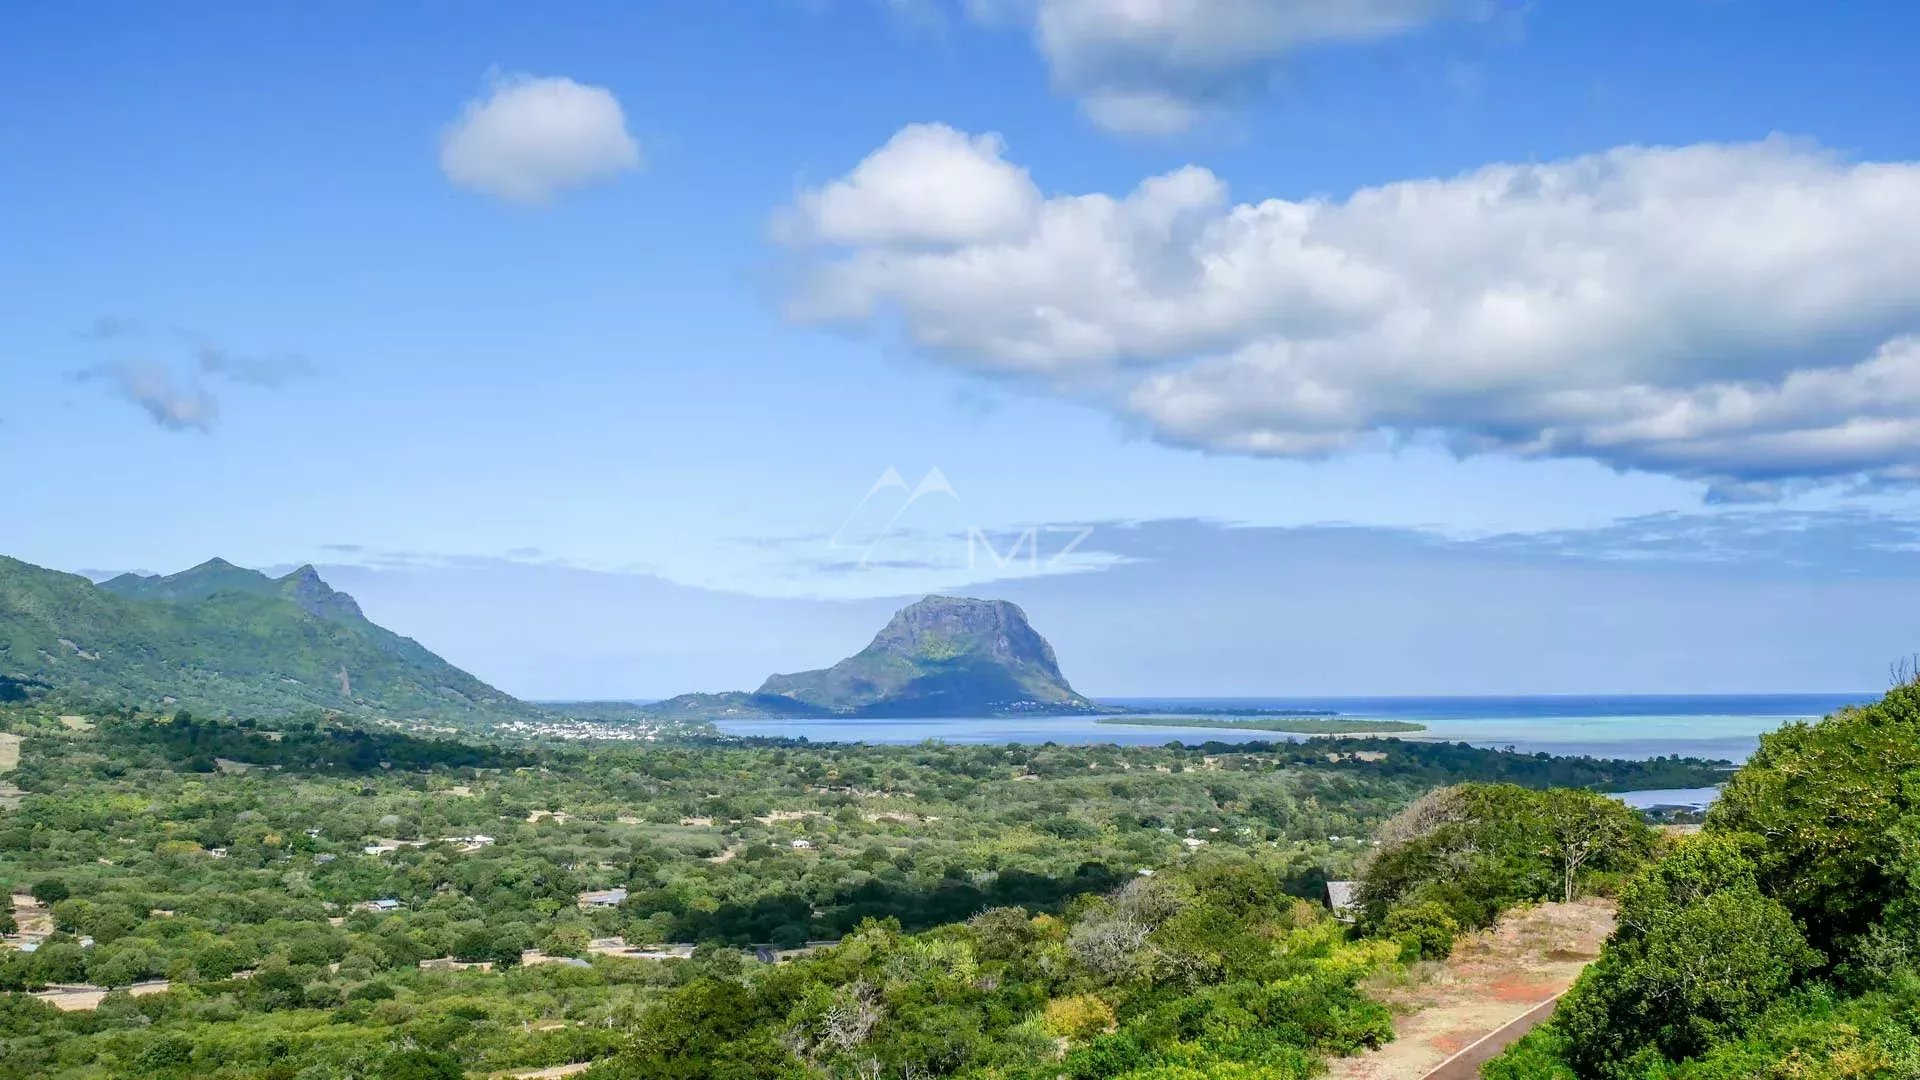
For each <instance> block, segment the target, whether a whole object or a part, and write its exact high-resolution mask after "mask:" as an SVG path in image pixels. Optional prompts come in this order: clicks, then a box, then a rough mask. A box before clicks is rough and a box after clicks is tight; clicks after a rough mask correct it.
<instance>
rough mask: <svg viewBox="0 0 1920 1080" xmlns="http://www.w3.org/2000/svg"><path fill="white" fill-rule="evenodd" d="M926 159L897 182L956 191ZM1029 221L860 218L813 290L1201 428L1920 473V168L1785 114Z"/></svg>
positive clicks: (1197, 432)
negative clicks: (1765, 121) (1467, 162)
mask: <svg viewBox="0 0 1920 1080" xmlns="http://www.w3.org/2000/svg"><path fill="white" fill-rule="evenodd" d="M953 137H954V138H955V139H959V138H960V137H959V136H958V135H957V134H956V135H954V136H953ZM968 145H971V146H982V145H984V146H987V147H990V149H991V151H992V153H991V160H992V161H993V162H994V163H995V164H996V165H999V166H1002V167H1006V168H1011V166H1008V165H1006V164H1005V163H1004V162H1003V161H1002V159H1001V156H1000V146H999V143H998V142H997V141H993V142H988V143H982V142H981V141H980V140H972V141H970V142H969V143H968ZM1021 179H1022V180H1023V181H1025V182H1026V183H1027V184H1028V185H1030V184H1031V181H1027V180H1026V178H1025V175H1024V174H1021ZM926 180H927V183H926V185H924V186H922V185H916V184H915V183H914V181H913V179H912V177H911V176H910V175H908V174H906V173H904V172H902V173H900V174H898V175H894V176H893V177H892V178H891V183H892V184H894V185H896V186H897V187H898V188H900V189H902V190H913V191H918V192H921V193H923V195H925V196H926V198H928V199H932V198H934V197H936V196H937V195H938V194H939V193H941V192H945V191H947V190H949V189H948V188H947V187H946V186H944V185H939V184H936V180H937V178H935V177H928V178H926ZM832 188H833V185H829V190H831V189H832ZM1030 190H1037V189H1030ZM809 197H810V196H806V195H803V196H802V198H801V200H800V205H801V206H802V207H806V206H808V205H810V203H809V201H808V200H809ZM1036 197H1037V196H1036ZM973 198H974V196H973V195H968V196H966V197H965V198H963V199H962V201H961V204H960V207H959V208H958V209H956V211H955V212H959V211H960V210H966V208H968V207H970V206H972V205H973V203H972V199H973ZM968 212H969V213H971V211H968ZM916 213H917V214H919V215H921V216H922V217H924V218H927V219H932V220H939V219H941V216H942V213H943V211H942V209H941V208H938V207H935V206H932V205H928V204H924V203H923V204H922V205H920V206H918V207H917V208H916ZM1013 220H1015V219H1014V217H1013V216H1011V215H1009V216H1008V217H1007V218H1005V219H1000V220H999V221H998V225H999V226H1000V227H999V228H996V229H995V230H992V231H991V232H989V231H988V230H977V231H972V232H969V231H967V230H952V231H949V232H946V233H941V234H935V233H926V232H923V233H920V234H917V235H912V236H910V237H907V236H903V235H902V234H901V231H900V229H899V227H898V226H897V225H895V224H889V222H891V221H892V219H889V218H887V217H885V216H884V215H882V214H879V213H878V212H877V211H876V217H875V219H874V221H873V222H872V223H870V225H869V226H868V227H867V231H866V232H864V233H863V232H862V229H861V228H860V227H859V226H857V225H855V224H853V223H851V222H848V223H843V224H842V226H841V228H840V229H839V231H838V236H839V242H840V243H843V244H851V245H852V248H851V250H844V251H843V250H820V251H816V252H814V253H813V256H812V258H811V259H810V260H809V262H808V264H807V269H806V273H805V274H804V275H803V277H802V286H801V289H800V291H799V293H798V294H797V295H796V296H795V298H794V303H793V307H792V311H793V313H794V314H795V315H796V316H797V317H800V318H807V319H840V320H853V321H864V320H869V319H874V318H876V317H878V316H881V315H897V316H898V317H899V320H900V323H901V325H902V326H903V328H904V330H905V332H906V333H907V334H908V335H909V336H910V337H911V338H912V339H913V341H914V342H916V343H917V344H919V345H920V346H922V347H924V348H926V349H928V350H930V351H932V352H935V353H936V354H938V355H941V356H943V357H945V358H947V359H949V360H951V361H952V362H954V363H957V364H961V365H964V366H968V367H973V368H978V369H985V370H991V371H998V372H1008V373H1019V374H1025V375H1029V376H1033V377H1036V378H1038V379H1040V380H1042V381H1044V382H1046V383H1048V384H1050V385H1053V386H1055V387H1058V388H1070V389H1072V390H1073V391H1075V392H1078V393H1086V394H1092V395H1095V396H1096V397H1098V398H1099V399H1100V400H1102V401H1106V402H1108V403H1110V404H1111V406H1112V407H1113V408H1114V409H1115V410H1116V411H1117V412H1119V413H1120V414H1122V415H1124V416H1126V417H1128V418H1130V419H1133V420H1136V421H1138V422H1141V423H1144V424H1145V425H1146V426H1148V427H1149V428H1150V429H1151V430H1152V431H1153V432H1154V433H1155V434H1156V435H1157V436H1158V437H1159V438H1161V439H1164V440H1166V441H1169V442H1174V443H1179V444H1184V445H1191V446H1196V447H1202V448H1206V449H1210V450H1218V451H1228V452H1238V453H1249V454H1266V455H1280V456H1292V457H1312V456H1320V455H1325V454H1331V453H1336V452H1340V451H1344V450H1348V449H1353V448H1359V447H1363V446H1377V445H1379V444H1382V443H1389V444H1391V443H1398V442H1406V441H1427V442H1437V443H1440V444H1442V445H1445V446H1448V447H1450V448H1452V449H1454V450H1456V451H1457V452H1460V453H1503V454H1510V455H1515V456H1519V457H1527V458H1538V457H1569V458H1589V459H1592V460H1596V461H1599V462H1601V463H1603V464H1606V465H1610V466H1614V467H1619V468H1629V469H1644V470H1649V471H1653V472H1658V473H1665V474H1669V475H1675V476H1681V477H1688V478H1697V479H1703V480H1707V481H1709V482H1712V483H1715V484H1717V485H1720V491H1721V493H1722V494H1726V495H1732V494H1736V493H1739V492H1742V491H1745V492H1753V491H1764V490H1767V487H1766V485H1768V484H1771V483H1773V482H1775V481H1780V480H1789V481H1791V480H1806V479H1838V478H1847V479H1852V480H1860V479H1869V480H1882V481H1887V480H1894V481H1898V480H1907V479H1913V478H1920V346H1916V344H1915V341H1916V340H1920V339H1917V338H1916V337H1915V335H1920V164H1916V163H1884V164H1882V163H1860V164H1856V163H1848V162H1845V161H1842V160H1839V159H1837V158H1836V157H1834V156H1832V155H1830V154H1827V153H1824V152H1822V151H1820V150H1819V149H1818V148H1816V147H1812V146H1809V145H1806V144H1803V143H1797V142H1793V141H1789V140H1785V139H1778V138H1776V139H1770V140H1767V141H1765V142H1760V143H1752V144H1740V145H1721V144H1703V145H1696V146H1688V147H1679V148H1648V147H1622V148H1619V149H1615V150H1611V151H1608V152H1605V153H1601V154H1595V155H1591V156H1587V157H1580V158H1572V159H1568V160H1564V161H1556V162H1549V163H1545V164H1535V165H1490V166H1487V167H1485V168H1481V169H1478V170H1475V171H1473V172H1469V173H1466V174H1463V175H1460V176H1455V177H1451V178H1444V179H1421V180H1409V181H1403V182H1398V183H1392V184H1387V185H1383V186H1380V187H1373V188H1365V189H1362V190H1359V191H1356V192H1354V193H1353V194H1352V195H1350V196H1348V197H1347V198H1345V199H1340V200H1335V199H1319V198H1316V199H1305V200H1300V201H1289V200H1284V199H1269V200H1266V201H1263V202H1257V203H1239V204H1235V203H1232V202H1231V201H1230V200H1229V199H1228V196H1227V192H1226V187H1225V185H1224V184H1223V183H1222V182H1221V181H1220V180H1219V179H1218V178H1217V177H1215V176H1214V175H1213V174H1212V173H1210V172H1208V171H1207V170H1205V169H1201V168H1195V167H1191V166H1190V167H1188V168H1185V169H1182V170H1179V171H1176V172H1173V173H1170V174H1167V175H1164V176H1159V177H1154V178H1151V179H1149V180H1147V181H1145V182H1143V183H1141V184H1140V185H1139V186H1138V187H1136V188H1135V189H1134V190H1133V191H1131V192H1129V193H1127V194H1125V195H1121V196H1117V197H1116V196H1110V195H1105V194H1085V195H1059V196H1054V197H1048V198H1042V199H1040V201H1039V202H1038V203H1037V204H1034V205H1031V206H1030V207H1029V209H1028V212H1027V214H1026V217H1025V220H1026V222H1027V224H1026V227H1025V228H1024V230H1023V231H1021V232H1020V233H1019V234H1018V235H1015V234H1013V233H1011V232H1008V231H1005V230H1006V227H1007V226H1008V224H1009V223H1010V222H1012V221H1013ZM862 235H865V236H868V237H870V239H867V240H864V241H862V240H859V239H857V238H858V237H860V236H862ZM936 235H945V236H947V237H949V238H948V239H947V240H946V241H944V242H941V243H934V242H933V241H934V239H935V236H936ZM903 240H911V241H912V242H911V243H907V242H903ZM1756 484H1758V485H1761V486H1760V487H1757V488H1756V487H1755V486H1754V485H1756Z"/></svg>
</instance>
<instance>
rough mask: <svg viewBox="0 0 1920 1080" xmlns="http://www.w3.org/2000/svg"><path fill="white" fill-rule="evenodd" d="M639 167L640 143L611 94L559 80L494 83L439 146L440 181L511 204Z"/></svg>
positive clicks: (543, 197)
mask: <svg viewBox="0 0 1920 1080" xmlns="http://www.w3.org/2000/svg"><path fill="white" fill-rule="evenodd" d="M639 166H640V144H639V143H638V142H636V141H634V138H633V136H632V135H630V134H628V133H627V117H626V113H625V112H623V111H622V110H621V108H620V102H619V100H618V99H617V98H615V97H614V96H613V93H612V92H611V91H609V90H607V89H606V88H605V87H599V86H583V85H581V84H580V83H577V82H574V81H573V80H572V79H568V78H561V77H549V78H535V77H534V76H531V75H508V76H503V77H499V78H496V79H495V80H494V81H493V85H492V87H491V88H490V90H489V92H488V94H487V96H486V97H485V98H484V99H475V100H473V101H469V102H467V105H466V108H465V109H464V110H463V111H462V112H461V114H460V119H459V120H457V121H455V122H454V124H453V125H452V126H451V127H449V128H448V129H447V130H446V132H445V133H444V134H443V135H442V136H441V140H440V169H441V171H442V172H444V173H446V175H447V179H449V180H451V181H453V182H454V183H456V184H459V185H460V186H462V187H466V188H472V189H473V190H475V191H480V192H484V193H486V194H488V195H493V196H497V197H499V198H502V199H509V200H512V201H515V202H525V203H540V202H545V201H546V200H547V199H548V198H550V197H552V196H553V195H554V194H555V193H557V192H561V191H565V190H568V189H570V188H577V187H582V186H584V185H587V184H592V183H596V182H598V181H602V180H607V179H610V178H612V177H614V176H617V175H619V174H620V173H622V172H626V171H629V170H631V169H636V168H639Z"/></svg>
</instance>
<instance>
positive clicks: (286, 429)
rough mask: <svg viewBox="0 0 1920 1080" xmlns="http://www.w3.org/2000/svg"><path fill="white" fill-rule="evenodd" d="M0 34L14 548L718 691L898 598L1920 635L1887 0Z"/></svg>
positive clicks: (1341, 646) (1910, 390) (166, 17)
mask: <svg viewBox="0 0 1920 1080" xmlns="http://www.w3.org/2000/svg"><path fill="white" fill-rule="evenodd" d="M4 19H5V26H4V29H3V31H0V100H5V101H7V102H9V103H10V104H9V105H8V106H6V107H0V292H3V294H4V295H5V296H6V297H7V300H8V302H7V303H6V304H4V305H0V445H4V446H5V447H6V448H7V450H8V451H9V452H10V456H11V457H12V459H13V460H14V461H15V462H16V467H15V468H14V469H13V470H11V471H10V474H11V481H10V484H9V497H8V499H7V500H6V505H5V507H4V508H0V538H4V541H3V542H0V550H4V551H6V552H7V553H9V554H13V555H16V556H18V557H21V558H25V559H28V560H30V561H34V562H37V563H41V564H44V565H50V566H57V567H61V568H65V569H72V570H76V571H108V570H119V569H127V568H139V569H150V570H172V569H178V568H181V567H184V566H187V565H191V564H193V563H196V562H199V561H201V560H202V559H204V558H206V557H208V556H210V555H213V554H220V555H223V556H225V557H227V558H229V559H233V560H235V561H238V562H242V563H247V564H251V565H260V566H282V565H292V564H297V563H300V562H306V561H314V562H319V563H321V564H323V565H324V566H326V567H327V569H328V572H329V575H330V576H331V577H333V578H335V579H338V581H339V582H340V583H341V584H342V585H343V586H344V587H348V588H350V589H352V590H353V591H355V592H356V594H357V595H359V596H360V597H361V599H362V600H363V602H364V603H365V604H366V606H367V608H368V610H369V612H370V613H372V614H373V615H375V617H377V618H381V619H383V620H384V621H386V622H388V623H389V624H390V625H393V626H395V627H396V628H398V629H401V630H403V631H405V632H408V633H412V634H415V635H416V636H419V637H420V638H421V639H422V640H424V641H426V642H427V643H428V644H429V645H431V646H433V647H435V648H437V649H439V650H441V651H443V652H444V653H446V654H447V655H448V656H449V657H451V658H453V659H455V660H456V661H459V662H462V663H466V664H468V665H469V666H471V667H473V668H474V669H475V670H476V671H477V672H478V673H479V674H481V675H483V676H485V677H489V678H492V679H494V680H495V681H498V682H499V683H501V684H502V685H503V686H505V687H506V688H507V689H509V690H514V691H518V692H522V693H527V694H536V695H540V696H571V695H574V694H582V695H615V694H632V695H650V694H665V693H672V692H676V691H678V690H681V689H688V688H696V687H697V688H705V689H719V688H725V687H727V686H731V685H738V684H741V683H747V682H753V681H757V678H758V677H759V675H760V674H763V673H764V672H765V671H767V670H769V669H771V668H776V667H787V668H797V667H802V666H806V665H809V664H813V663H817V662H822V661H827V660H831V659H833V658H834V656H836V655H838V654H839V653H840V652H843V651H845V650H846V648H847V647H849V646H851V647H857V646H858V644H860V641H861V639H862V638H863V637H864V636H865V635H866V634H867V633H869V632H870V630H871V628H872V624H873V623H874V621H875V619H876V617H878V616H883V615H884V613H885V611H886V610H888V609H890V608H891V606H893V605H894V603H895V602H896V601H897V599H898V598H900V597H903V596H911V595H914V594H917V593H919V592H923V591H927V590H932V589H945V590H961V589H965V590H969V591H973V592H978V593H990V594H994V595H1008V596H1012V597H1014V598H1016V599H1020V600H1021V601H1022V602H1024V603H1027V604H1028V605H1029V607H1030V608H1032V609H1033V612H1034V614H1035V617H1036V620H1037V621H1038V622H1039V623H1040V625H1041V629H1042V630H1043V632H1047V633H1049V635H1050V636H1053V637H1055V638H1056V644H1057V645H1059V646H1060V649H1061V652H1062V655H1063V659H1064V660H1065V661H1066V662H1067V665H1068V671H1069V674H1070V675H1073V676H1074V677H1075V678H1076V680H1077V681H1078V682H1079V683H1080V684H1081V685H1083V686H1084V687H1085V688H1086V689H1088V690H1090V691H1093V692H1096V693H1116V694H1117V693H1137V694H1147V693H1158V692H1164V693H1207V692H1218V693H1276V694H1284V693H1341V692H1346V693H1379V692H1440V691H1461V692H1487V691H1498V690H1503V689H1504V690H1514V691H1529V692H1543V691H1553V690H1564V691H1583V690H1592V691H1631V690H1649V691H1653V690H1713V689H1721V690H1747V689H1753V690H1762V689H1782V690H1785V689H1841V688H1853V687H1857V686H1862V685H1868V686H1870V685H1875V684H1877V682H1878V680H1879V679H1880V678H1882V677H1883V672H1884V669H1885V665H1886V662H1887V661H1888V660H1889V659H1891V658H1893V657H1895V656H1898V655H1903V654H1905V653H1908V652H1912V651H1913V650H1914V649H1915V648H1916V647H1920V645H1916V639H1915V638H1914V635H1913V634H1912V632H1911V630H1910V628H1909V627H1908V626H1907V625H1903V621H1902V620H1901V619H1899V618H1897V617H1893V616H1892V615H1890V614H1886V613H1889V612H1897V611H1899V610H1900V608H1899V606H1898V600H1899V599H1900V598H1901V597H1903V596H1905V595H1906V593H1907V591H1908V590H1910V589H1911V588H1912V587H1913V586H1914V584H1915V583H1916V582H1920V572H1917V571H1920V563H1917V562H1916V561H1915V560H1914V558H1913V556H1912V554H1911V551H1912V544H1911V540H1910V539H1909V537H1910V528H1909V522H1911V521H1912V520H1913V519H1914V518H1915V516H1916V509H1920V504H1917V503H1916V500H1915V498H1914V496H1913V494H1912V492H1911V481H1912V479H1913V478H1914V477H1915V476H1920V431H1916V430H1914V429H1915V428H1920V345H1915V344H1914V339H1913V337H1912V335H1915V334H1920V284H1916V282H1920V165H1916V164H1915V162H1917V161H1920V145H1916V144H1917V143H1920V129H1916V128H1915V126H1914V125H1913V124H1912V123H1911V116H1912V115H1913V113H1914V107H1915V105H1916V102H1915V94H1914V91H1913V88H1912V85H1911V79H1910V76H1909V75H1908V74H1907V69H1908V67H1909V59H1910V58H1909V57H1908V56H1907V55H1906V52H1907V50H1906V48H1905V43H1907V42H1910V41H1911V40H1913V39H1914V36H1915V33H1916V32H1917V31H1920V12H1915V11H1914V10H1913V9H1912V8H1911V7H1910V6H1909V5H1903V4H1893V3H1884V4H1881V3H1863V4H1852V5H1844V6H1841V7H1840V8H1839V9H1838V10H1834V9H1830V8H1829V6H1827V5H1813V4H1797V3H1769V4H1762V3H1746V2H1737V0H1721V2H1699V3H1694V2H1679V3H1674V2H1660V3H1654V2H1633V3H1609V4H1597V3H1594V4H1590V3H1574V2H1567V3H1555V4H1538V5H1522V4H1512V3H1499V2H1487V3H1474V2H1462V3H1449V2H1446V0H1361V2H1356V3H1353V4H1334V5H1329V4H1315V3H1303V2H1284V0H1204V2H1202V0H1192V2H1185V3H1181V2H1173V0H1165V2H1158V3H1150V2H1147V0H1134V2H1130V3H1122V2H1121V0H997V2H996V0H974V2H970V3H965V4H962V3H942V2H937V0H922V2H914V0H894V2H891V3H889V2H882V0H813V2H801V0H792V2H786V0H766V2H762V3H753V4H731V5H715V4H704V3H681V2H665V3H659V4H648V5H584V4H582V5H562V6H560V7H558V8H550V9H543V10H542V11H540V12H537V13H536V12H534V11H532V10H531V9H525V8H519V7H515V6H509V5H468V6H464V7H462V8H461V10H460V12H459V13H458V17H457V19H456V18H454V17H453V16H452V15H451V14H450V13H449V12H447V11H444V10H439V11H436V10H434V9H430V8H422V9H416V10H411V11H409V10H404V9H400V8H396V7H395V6H393V5H374V4H357V5H356V4H347V5H331V6H329V7H327V8H326V9H325V10H320V9H311V10H292V9H285V8H278V9H270V8H260V7H258V6H246V5H219V4H214V5H203V6H200V7H197V8H196V9H195V12H194V17H193V18H192V19H183V18H180V17H179V16H178V15H177V14H170V13H168V12H165V11H162V10H160V9H157V8H153V7H151V6H142V5H131V4H128V5H120V6H115V7H110V8H107V9H100V8H94V9H89V10H87V11H79V10H69V9H66V8H61V7H58V6H45V7H42V8H41V9H38V10H26V11H12V12H9V13H8V14H7V15H6V16H5V17H4ZM1129 19H1130V20H1131V21H1129ZM1156 178H1157V179H1156ZM889 469H891V470H893V474H892V475H896V476H897V477H898V481H897V483H896V482H894V481H892V479H891V477H890V475H889V473H888V470H889ZM916 489H918V497H914V496H915V492H916ZM1331 526H1339V528H1330V527H1331ZM1029 529H1031V530H1033V532H1032V534H1031V535H1032V538H1033V542H1034V545H1035V546H1034V547H1032V548H1027V549H1023V553H1022V554H1021V555H1019V556H1017V557H1008V556H1007V552H1008V551H1010V550H1011V549H1012V548H1013V546H1014V545H1015V544H1016V543H1018V542H1019V540H1020V538H1021V537H1022V536H1024V535H1027V532H1026V531H1027V530H1029ZM970 538H971V540H970ZM1076 538H1078V540H1077V542H1076ZM1070 544H1072V545H1073V548H1072V550H1071V551H1070V552H1068V551H1065V549H1066V548H1067V547H1068V546H1069V545H1070ZM989 547H991V549H992V550H991V551H989V550H988V548H989ZM1063 552H1065V553H1064V554H1063ZM1469 600H1471V601H1472V602H1469ZM1756 607H1758V608H1759V609H1761V610H1763V611H1764V612H1765V614H1764V616H1762V615H1759V614H1756ZM1906 610H1911V608H1910V607H1909V608H1907V609H1906ZM456 613H457V614H456ZM1123 613H1126V614H1123ZM1143 614H1144V615H1151V618H1144V617H1143ZM1155 627H1167V628H1176V627H1177V628H1178V634H1177V640H1174V639H1173V638H1174V636H1175V635H1173V634H1172V633H1171V632H1170V631H1165V632H1163V631H1158V630H1156V629H1154V628H1155ZM584 641H592V642H593V643H595V644H594V645H593V647H591V648H588V647H585V646H584V645H583V644H582V643H583V642H584ZM556 643H566V647H560V645H558V644H556ZM1383 651H1391V652H1393V653H1394V654H1395V655H1396V657H1397V658H1396V660H1395V662H1392V663H1382V662H1381V653H1382V652H1383Z"/></svg>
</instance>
